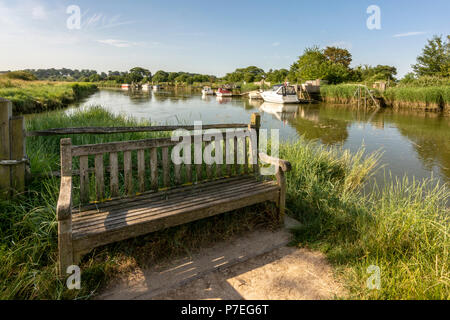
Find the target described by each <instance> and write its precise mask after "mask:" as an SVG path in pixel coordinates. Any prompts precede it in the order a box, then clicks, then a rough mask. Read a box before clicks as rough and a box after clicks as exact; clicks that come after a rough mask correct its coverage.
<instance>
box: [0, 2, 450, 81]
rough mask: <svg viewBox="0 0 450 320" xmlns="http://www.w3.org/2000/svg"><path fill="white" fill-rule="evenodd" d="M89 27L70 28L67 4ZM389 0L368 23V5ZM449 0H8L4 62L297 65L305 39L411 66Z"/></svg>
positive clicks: (177, 67) (440, 26)
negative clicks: (373, 24)
mask: <svg viewBox="0 0 450 320" xmlns="http://www.w3.org/2000/svg"><path fill="white" fill-rule="evenodd" d="M70 5H77V6H79V8H80V9H81V28H80V29H74V30H70V29H68V28H67V23H66V22H67V19H68V18H69V16H70V14H67V13H66V10H67V7H68V6H70ZM370 5H377V6H379V7H380V9H381V29H380V30H369V29H368V28H367V26H366V20H367V19H368V17H369V14H367V13H366V9H367V8H368V7H369V6H370ZM449 12H450V1H449V0H433V1H423V0H422V1H416V0H408V1H407V0H385V1H376V0H370V1H365V0H357V1H356V0H353V1H351V0H341V1H331V0H327V1H325V0H315V1H311V0H308V1H302V0H297V1H294V0H285V1H282V2H277V1H265V0H259V1H252V0H240V1H234V0H229V1H225V2H212V1H196V0H191V1H181V0H176V1H175V0H174V1H170V0H168V1H161V0H158V1H144V0H141V1H138V0H135V1H123V0H121V1H114V0H110V1H106V0H100V1H84V0H83V1H77V0H70V1H57V0H23V1H20V0H19V1H4V0H0V43H1V46H0V70H14V69H24V68H50V67H55V68H61V67H67V68H78V69H96V70H98V71H108V70H121V71H125V70H128V69H130V68H132V67H134V66H142V67H145V68H148V69H150V70H151V71H152V72H156V71H157V70H159V69H164V70H167V71H181V70H183V71H189V72H199V73H208V74H215V75H218V76H222V75H224V74H225V73H226V72H230V71H233V70H234V69H236V68H238V67H246V66H249V65H256V66H259V67H261V68H263V69H265V70H268V69H270V68H273V69H278V68H289V66H290V65H291V64H292V62H294V61H295V59H296V58H297V57H298V56H299V55H300V54H301V53H302V52H303V50H304V48H305V47H308V46H312V45H319V46H320V47H325V46H328V45H336V46H340V47H344V48H347V49H349V50H350V52H351V53H352V55H353V63H352V65H353V66H355V65H358V64H371V65H377V64H389V65H394V66H396V67H397V68H398V71H399V75H400V76H402V75H404V74H405V73H407V72H409V71H410V65H411V64H413V63H415V60H416V57H417V55H419V54H420V52H421V50H422V48H423V46H424V45H425V43H426V40H427V39H429V38H431V37H432V35H433V34H439V35H441V34H442V35H447V34H450V19H449V16H450V15H449Z"/></svg>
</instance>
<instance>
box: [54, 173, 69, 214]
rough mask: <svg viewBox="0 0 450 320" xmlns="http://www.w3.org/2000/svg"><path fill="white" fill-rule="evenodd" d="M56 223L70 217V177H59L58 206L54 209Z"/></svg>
mask: <svg viewBox="0 0 450 320" xmlns="http://www.w3.org/2000/svg"><path fill="white" fill-rule="evenodd" d="M56 217H57V219H58V221H62V220H67V219H70V218H71V217H72V177H71V176H64V177H61V187H60V191H59V198H58V205H57V207H56Z"/></svg>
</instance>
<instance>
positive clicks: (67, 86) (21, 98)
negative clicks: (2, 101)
mask: <svg viewBox="0 0 450 320" xmlns="http://www.w3.org/2000/svg"><path fill="white" fill-rule="evenodd" d="M96 90H97V86H95V85H94V84H91V83H68V82H47V81H23V80H14V79H9V78H7V77H6V76H0V97H2V98H6V99H8V100H11V101H12V102H13V112H14V114H25V113H36V112H43V111H48V110H54V109H61V108H65V107H67V106H68V105H69V104H71V103H73V102H76V101H78V100H80V99H82V98H84V97H87V96H88V95H90V94H92V93H94V92H95V91H96Z"/></svg>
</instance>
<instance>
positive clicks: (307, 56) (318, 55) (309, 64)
mask: <svg viewBox="0 0 450 320" xmlns="http://www.w3.org/2000/svg"><path fill="white" fill-rule="evenodd" d="M326 61H327V58H326V57H325V55H324V54H323V52H322V51H321V50H320V49H319V47H317V46H314V47H311V48H306V49H305V51H304V53H303V55H301V56H300V57H299V58H298V60H297V61H296V62H294V63H293V64H292V66H291V70H290V72H289V77H288V78H289V80H290V81H297V82H303V81H306V80H311V79H324V78H325V77H326Z"/></svg>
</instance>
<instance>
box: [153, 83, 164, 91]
mask: <svg viewBox="0 0 450 320" xmlns="http://www.w3.org/2000/svg"><path fill="white" fill-rule="evenodd" d="M161 89H162V87H161V86H160V85H159V84H157V85H154V86H153V90H154V91H158V90H161Z"/></svg>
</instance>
